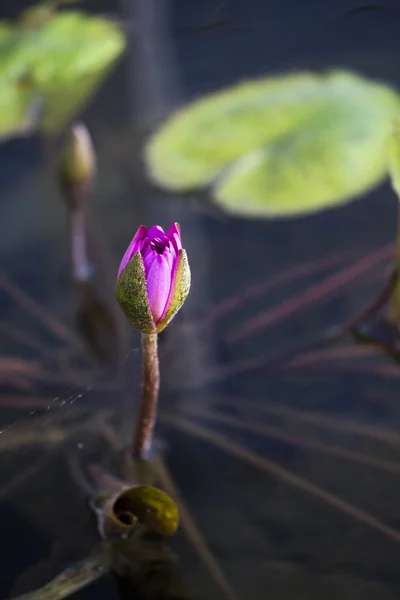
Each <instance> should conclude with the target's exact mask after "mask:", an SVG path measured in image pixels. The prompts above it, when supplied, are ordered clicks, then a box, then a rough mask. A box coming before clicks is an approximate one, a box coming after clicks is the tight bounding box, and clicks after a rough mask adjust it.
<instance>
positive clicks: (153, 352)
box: [132, 333, 160, 459]
mask: <svg viewBox="0 0 400 600" xmlns="http://www.w3.org/2000/svg"><path fill="white" fill-rule="evenodd" d="M142 361H143V375H142V401H141V405H140V412H139V420H138V423H137V427H136V433H135V436H134V438H133V448H132V453H133V458H139V459H144V458H146V457H147V455H148V453H149V451H150V449H151V443H152V439H153V430H154V426H155V423H156V418H157V404H158V391H159V389H160V371H159V365H158V351H157V334H156V333H150V334H146V333H142Z"/></svg>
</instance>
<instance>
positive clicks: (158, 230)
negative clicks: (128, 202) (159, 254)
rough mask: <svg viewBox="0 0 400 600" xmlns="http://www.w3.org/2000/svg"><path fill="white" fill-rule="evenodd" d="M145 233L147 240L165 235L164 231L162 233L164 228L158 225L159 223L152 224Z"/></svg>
mask: <svg viewBox="0 0 400 600" xmlns="http://www.w3.org/2000/svg"><path fill="white" fill-rule="evenodd" d="M147 235H148V238H149V240H152V239H154V238H156V237H162V236H165V233H164V229H163V228H162V227H160V225H153V227H150V229H149V233H148V234H147Z"/></svg>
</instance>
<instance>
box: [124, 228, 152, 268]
mask: <svg viewBox="0 0 400 600" xmlns="http://www.w3.org/2000/svg"><path fill="white" fill-rule="evenodd" d="M146 237H147V229H146V227H144V226H143V225H141V226H140V227H139V229H138V230H137V232H136V234H135V236H134V238H133V240H132V241H131V243H130V244H129V246H128V249H127V251H126V252H125V254H124V256H123V257H122V260H121V264H120V265H119V269H118V275H117V278H118V277H119V276H120V275H121V273H122V271H123V270H124V269H125V267H126V265H127V264H128V262H129V261H130V260H131V258H133V257H134V255H135V254H136V252H138V251H139V245H140V244H141V242H143V240H144V239H145V238H146ZM140 249H141V247H140Z"/></svg>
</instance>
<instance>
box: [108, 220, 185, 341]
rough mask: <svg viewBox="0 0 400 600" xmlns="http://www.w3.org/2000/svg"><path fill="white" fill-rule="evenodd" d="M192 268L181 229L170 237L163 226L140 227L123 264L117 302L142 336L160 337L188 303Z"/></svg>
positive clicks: (174, 229) (173, 230)
mask: <svg viewBox="0 0 400 600" xmlns="http://www.w3.org/2000/svg"><path fill="white" fill-rule="evenodd" d="M189 289H190V268H189V263H188V259H187V255H186V252H185V250H183V249H182V243H181V234H180V229H179V225H178V224H177V223H174V224H173V225H171V227H170V228H169V230H168V232H167V233H164V230H163V229H162V227H160V226H159V225H155V226H154V227H151V229H149V230H147V229H146V227H143V225H142V226H141V227H139V229H138V231H137V233H136V235H135V237H134V238H133V240H132V242H131V243H130V245H129V247H128V249H127V251H126V252H125V254H124V257H123V259H122V261H121V264H120V267H119V270H118V278H117V300H118V302H119V304H120V305H121V308H122V310H123V311H124V313H125V316H126V317H127V319H128V320H129V321H130V322H131V323H132V325H134V326H135V327H136V328H137V329H139V331H141V332H142V333H159V332H160V331H162V330H163V329H164V327H166V326H167V325H168V323H169V322H170V321H171V319H172V318H173V317H174V316H175V314H176V313H177V312H178V310H179V309H180V307H181V306H182V304H183V303H184V301H185V299H186V297H187V295H188V293H189Z"/></svg>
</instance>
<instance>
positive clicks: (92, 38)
mask: <svg viewBox="0 0 400 600" xmlns="http://www.w3.org/2000/svg"><path fill="white" fill-rule="evenodd" d="M124 48H125V36H124V34H123V33H122V31H121V30H120V28H119V27H118V26H117V25H115V24H114V23H112V22H110V21H108V20H106V19H103V18H101V17H94V16H88V15H85V14H83V13H81V12H79V11H72V10H68V11H64V12H60V13H57V12H54V14H52V13H49V16H48V18H47V19H44V20H43V22H40V24H39V25H38V24H37V23H36V22H35V21H34V25H32V26H30V25H29V22H28V24H27V22H26V20H22V21H16V22H15V23H9V22H4V21H3V22H0V85H1V89H2V97H1V100H0V108H1V110H0V139H1V138H6V137H11V136H13V135H17V134H18V133H21V132H23V131H26V130H27V129H28V130H29V129H32V128H34V124H33V120H32V111H34V108H35V106H37V103H38V101H40V102H41V105H42V111H41V112H40V113H39V112H37V113H36V116H37V119H36V123H35V125H37V126H38V128H40V129H41V130H43V131H46V132H53V133H56V132H58V131H61V130H62V129H63V128H64V127H65V126H66V125H67V124H68V123H69V122H70V121H72V120H73V119H74V117H75V116H76V114H77V113H78V112H79V111H80V110H81V109H82V107H83V106H84V104H85V103H86V102H87V101H88V99H89V98H90V97H91V95H92V94H93V93H94V92H95V91H96V89H97V88H98V86H99V85H100V83H101V81H102V80H103V78H104V77H105V75H106V73H107V72H108V70H109V68H110V67H111V66H112V64H113V63H114V62H115V61H116V60H117V58H118V57H119V56H120V55H121V53H122V52H123V50H124Z"/></svg>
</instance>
